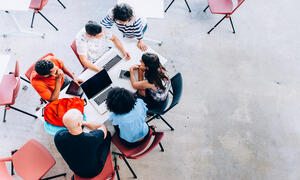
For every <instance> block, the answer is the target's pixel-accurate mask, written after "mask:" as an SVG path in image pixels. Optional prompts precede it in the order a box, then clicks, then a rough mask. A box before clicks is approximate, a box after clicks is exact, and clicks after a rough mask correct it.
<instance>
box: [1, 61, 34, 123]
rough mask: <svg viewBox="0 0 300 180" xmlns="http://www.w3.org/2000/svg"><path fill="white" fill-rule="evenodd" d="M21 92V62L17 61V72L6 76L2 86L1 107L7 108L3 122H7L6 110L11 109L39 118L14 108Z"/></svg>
mask: <svg viewBox="0 0 300 180" xmlns="http://www.w3.org/2000/svg"><path fill="white" fill-rule="evenodd" d="M19 90H20V72H19V62H18V61H17V62H16V66H15V72H14V73H11V74H7V75H4V76H3V78H2V81H1V84H0V106H3V105H4V106H5V108H4V116H3V122H6V120H5V117H6V110H8V109H10V108H11V109H14V110H16V111H19V112H21V113H24V114H27V115H29V116H32V117H34V118H37V116H35V115H33V114H30V113H28V112H25V111H23V110H21V109H18V108H15V107H13V106H12V105H14V104H15V100H16V98H17V96H18V93H19Z"/></svg>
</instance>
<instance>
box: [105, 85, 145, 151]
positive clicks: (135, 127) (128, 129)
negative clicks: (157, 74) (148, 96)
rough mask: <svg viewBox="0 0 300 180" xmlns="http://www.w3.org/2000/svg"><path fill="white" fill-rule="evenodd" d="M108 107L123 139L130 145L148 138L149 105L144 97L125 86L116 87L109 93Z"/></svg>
mask: <svg viewBox="0 0 300 180" xmlns="http://www.w3.org/2000/svg"><path fill="white" fill-rule="evenodd" d="M106 105H107V109H108V110H109V111H110V116H109V119H110V120H111V121H112V124H113V125H114V127H115V129H116V133H118V134H119V136H120V139H121V141H122V142H123V143H124V144H125V145H127V146H130V147H133V146H137V145H139V144H142V143H143V142H144V141H146V140H147V135H148V133H149V126H148V125H147V123H146V122H145V119H146V112H147V110H148V109H147V107H146V104H145V103H144V101H143V100H142V99H139V98H136V97H135V95H134V94H133V93H131V92H129V91H128V90H126V89H124V88H119V87H115V88H113V89H112V90H111V91H110V92H109V93H108V95H107V100H106Z"/></svg>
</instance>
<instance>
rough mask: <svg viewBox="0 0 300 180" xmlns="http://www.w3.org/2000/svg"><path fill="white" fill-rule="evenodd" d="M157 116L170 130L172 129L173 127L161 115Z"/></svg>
mask: <svg viewBox="0 0 300 180" xmlns="http://www.w3.org/2000/svg"><path fill="white" fill-rule="evenodd" d="M158 116H159V117H160V118H161V120H163V122H165V123H166V124H167V125H168V126H169V128H171V131H174V128H173V127H172V126H171V125H170V124H169V123H168V122H167V121H166V120H165V119H164V118H163V117H162V116H161V115H158Z"/></svg>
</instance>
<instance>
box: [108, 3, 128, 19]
mask: <svg viewBox="0 0 300 180" xmlns="http://www.w3.org/2000/svg"><path fill="white" fill-rule="evenodd" d="M112 11H113V20H114V21H116V20H120V21H130V19H131V18H132V16H133V11H132V8H131V7H130V6H129V5H128V4H125V3H122V4H117V5H116V6H115V7H114V8H113V10H112Z"/></svg>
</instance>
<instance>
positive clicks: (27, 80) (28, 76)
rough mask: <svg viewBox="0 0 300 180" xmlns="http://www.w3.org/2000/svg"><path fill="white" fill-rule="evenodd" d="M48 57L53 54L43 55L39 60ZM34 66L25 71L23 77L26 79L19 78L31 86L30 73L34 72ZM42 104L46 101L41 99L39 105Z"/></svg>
mask: <svg viewBox="0 0 300 180" xmlns="http://www.w3.org/2000/svg"><path fill="white" fill-rule="evenodd" d="M48 56H54V54H53V53H48V54H46V55H44V56H43V57H41V58H40V59H39V60H41V59H45V58H46V57H48ZM34 66H35V63H34V64H32V65H31V66H30V67H29V68H28V69H27V71H26V73H25V76H26V78H27V79H25V78H23V77H20V78H21V79H22V80H23V81H25V82H27V83H29V84H31V83H30V76H31V73H32V71H33V70H34ZM42 103H45V104H47V101H46V100H44V99H43V98H41V104H42Z"/></svg>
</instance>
